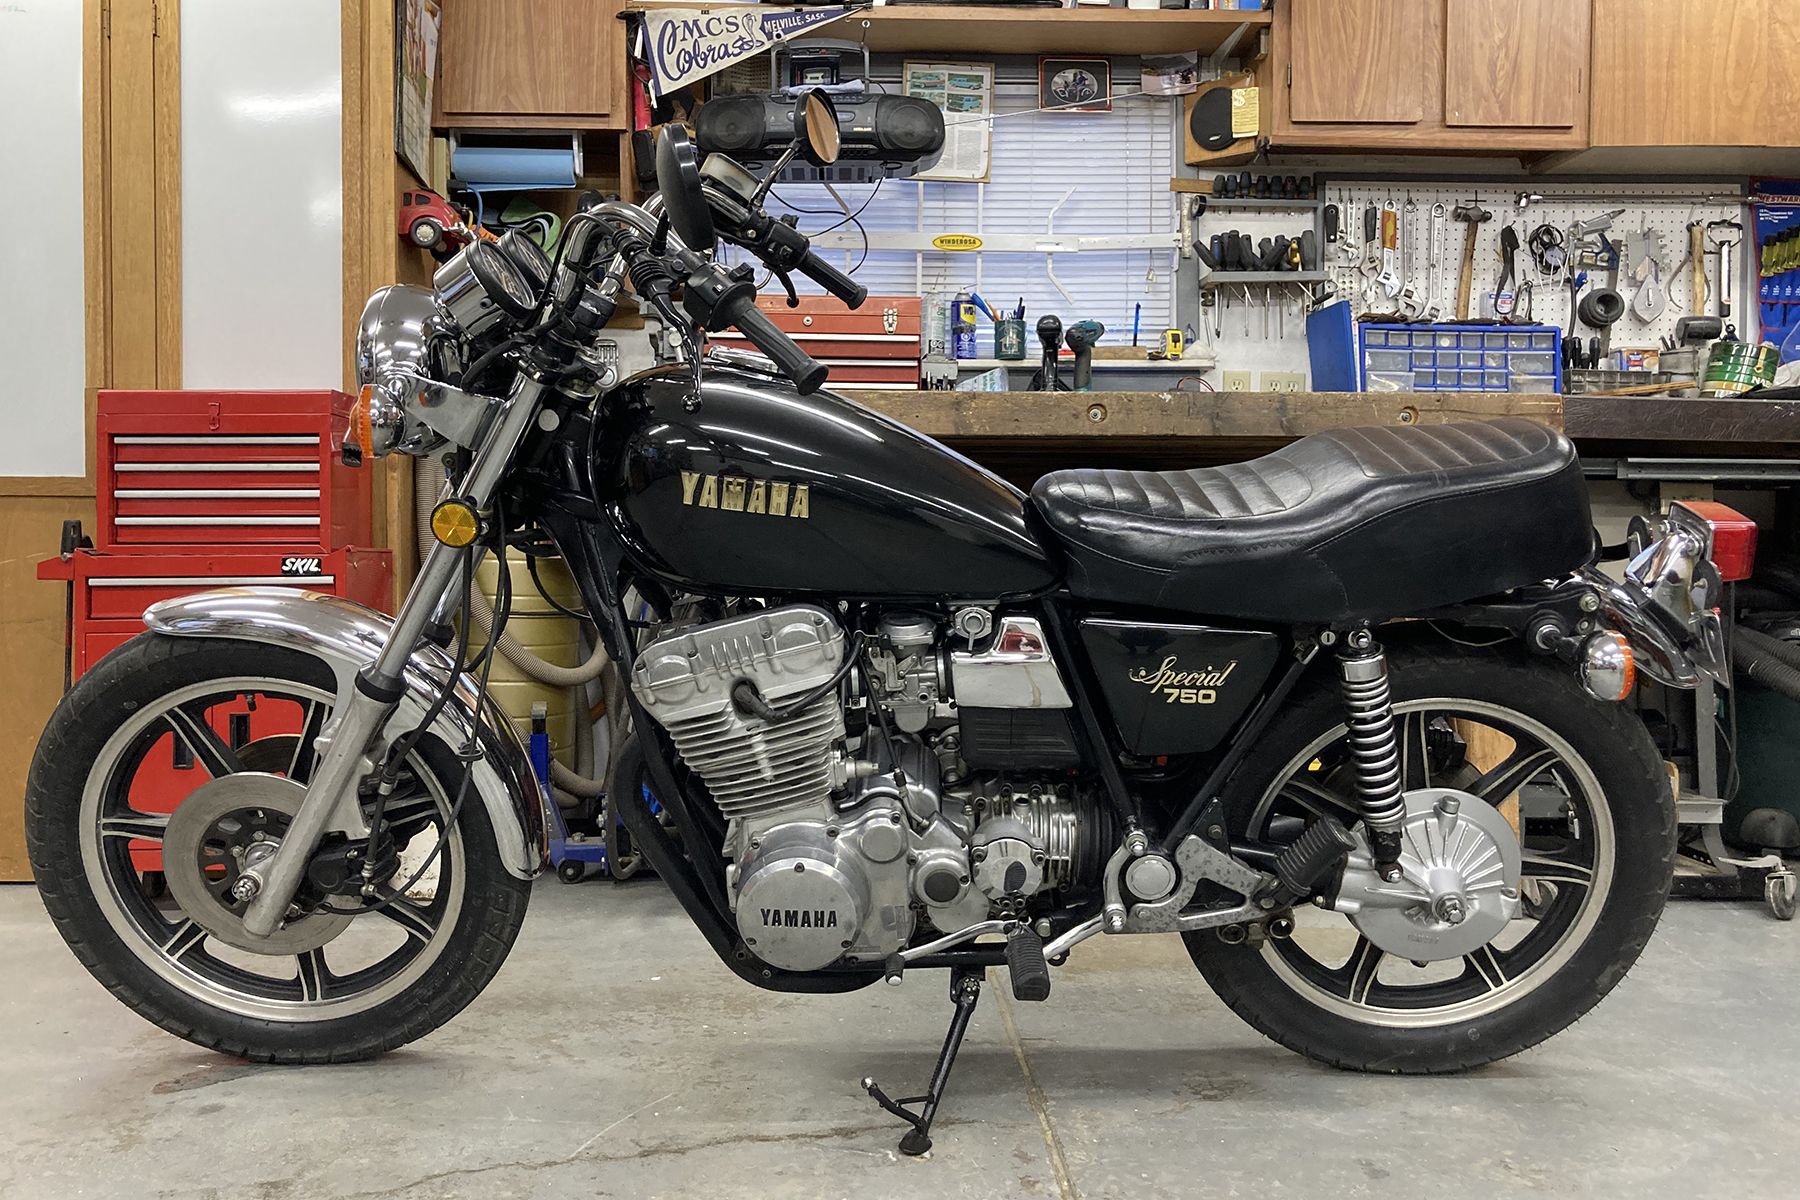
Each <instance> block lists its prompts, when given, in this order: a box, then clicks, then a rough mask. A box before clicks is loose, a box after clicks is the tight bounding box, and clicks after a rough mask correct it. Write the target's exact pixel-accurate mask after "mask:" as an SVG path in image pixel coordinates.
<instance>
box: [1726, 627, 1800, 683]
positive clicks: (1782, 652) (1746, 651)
mask: <svg viewBox="0 0 1800 1200" xmlns="http://www.w3.org/2000/svg"><path fill="white" fill-rule="evenodd" d="M1731 636H1732V657H1733V659H1734V660H1736V663H1737V667H1738V669H1739V670H1741V671H1742V672H1743V673H1744V675H1745V676H1746V677H1747V678H1750V679H1753V680H1755V681H1756V682H1757V683H1760V684H1762V685H1763V686H1764V687H1766V688H1769V689H1770V690H1772V691H1776V692H1780V693H1781V694H1782V695H1784V696H1786V697H1787V698H1788V699H1790V700H1800V646H1796V645H1794V644H1793V643H1792V642H1784V641H1781V640H1780V639H1779V638H1772V637H1770V636H1769V635H1768V634H1766V633H1762V632H1760V631H1758V630H1755V629H1744V628H1742V627H1739V628H1737V629H1734V630H1733V631H1732V635H1731Z"/></svg>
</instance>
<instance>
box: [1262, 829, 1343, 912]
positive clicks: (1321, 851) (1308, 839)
mask: <svg viewBox="0 0 1800 1200" xmlns="http://www.w3.org/2000/svg"><path fill="white" fill-rule="evenodd" d="M1355 848H1356V839H1355V838H1354V837H1351V836H1350V831H1349V830H1347V829H1345V828H1344V827H1343V826H1342V825H1339V824H1338V823H1337V822H1336V821H1332V820H1329V819H1327V820H1319V821H1314V822H1313V823H1312V824H1311V825H1308V826H1307V827H1306V832H1304V833H1302V834H1301V835H1300V836H1299V837H1297V838H1295V839H1294V842H1293V844H1292V845H1290V846H1289V847H1288V848H1287V849H1286V850H1283V851H1282V852H1281V855H1280V857H1278V858H1277V859H1276V860H1275V884H1274V886H1273V887H1271V888H1270V889H1269V891H1268V894H1267V895H1266V896H1265V897H1264V898H1265V899H1268V900H1273V901H1274V903H1273V904H1272V905H1270V906H1269V907H1271V908H1287V907H1289V906H1291V905H1292V904H1293V903H1294V902H1295V901H1296V900H1301V899H1304V898H1305V897H1307V896H1310V895H1312V894H1313V891H1314V889H1315V888H1317V887H1318V885H1319V884H1320V883H1321V882H1323V881H1324V880H1325V878H1326V877H1327V876H1329V875H1330V874H1331V873H1332V872H1334V871H1336V870H1337V869H1338V868H1339V867H1340V866H1342V865H1343V862H1344V860H1345V859H1346V858H1348V857H1349V856H1350V851H1352V850H1354V849H1355Z"/></svg>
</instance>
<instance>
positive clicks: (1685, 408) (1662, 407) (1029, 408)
mask: <svg viewBox="0 0 1800 1200" xmlns="http://www.w3.org/2000/svg"><path fill="white" fill-rule="evenodd" d="M844 395H846V396H849V397H850V398H852V399H854V400H857V401H858V402H860V403H862V404H866V405H868V406H869V407H870V408H873V409H876V410H877V411H880V412H884V413H887V414H888V415H889V416H891V417H893V418H895V419H896V420H899V421H902V422H904V423H905V424H907V425H909V426H911V427H912V428H914V429H917V430H919V431H920V432H921V433H926V434H929V435H931V436H932V437H935V438H938V439H939V440H941V441H943V442H946V443H947V444H949V445H951V446H954V447H955V448H957V449H958V450H961V451H963V452H964V453H966V454H968V455H969V456H970V457H972V458H975V459H978V460H980V461H981V462H983V463H985V464H987V465H988V466H989V467H991V468H992V469H993V470H996V471H998V472H999V473H1000V474H1002V475H1004V476H1006V477H1007V478H1009V479H1012V480H1013V481H1014V482H1015V483H1019V482H1021V481H1022V482H1023V483H1026V484H1028V483H1029V482H1030V481H1031V479H1033V478H1035V477H1036V474H1038V473H1041V472H1043V471H1047V470H1054V469H1057V468H1060V467H1068V466H1134V467H1139V468H1148V469H1167V468H1172V467H1181V466H1189V467H1191V466H1202V465H1206V464H1208V463H1219V462H1230V461H1235V460H1239V459H1244V458H1249V457H1253V456H1255V455H1258V454H1265V453H1267V452H1268V451H1270V450H1273V449H1275V448H1277V447H1278V446H1281V445H1284V444H1286V443H1287V442H1290V441H1292V440H1294V439H1295V438H1299V437H1304V436H1305V435H1307V434H1309V433H1319V432H1321V431H1323V430H1327V429H1341V428H1344V427H1346V426H1351V425H1411V424H1430V423H1441V422H1447V421H1480V420H1492V419H1494V418H1496V417H1507V416H1517V417H1528V418H1530V419H1531V420H1534V421H1540V422H1542V423H1543V424H1546V425H1550V426H1554V427H1556V428H1559V429H1561V430H1563V432H1565V433H1567V434H1568V435H1569V437H1570V438H1572V439H1574V441H1575V444H1576V445H1577V447H1579V448H1580V450H1581V452H1582V456H1583V458H1584V459H1586V458H1595V459H1602V458H1605V459H1620V458H1627V457H1635V458H1659V459H1677V458H1679V459H1694V458H1731V459H1754V460H1769V459H1775V460H1786V461H1792V462H1795V463H1797V464H1800V402H1795V401H1785V400H1706V399H1667V398H1644V397H1606V396H1557V395H1537V394H1513V393H1508V392H1209V391H1204V390H1193V391H1187V390H1183V391H1175V392H892V391H858V390H854V389H846V390H845V392H844Z"/></svg>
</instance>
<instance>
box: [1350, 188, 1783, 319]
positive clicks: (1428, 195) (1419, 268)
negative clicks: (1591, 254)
mask: <svg viewBox="0 0 1800 1200" xmlns="http://www.w3.org/2000/svg"><path fill="white" fill-rule="evenodd" d="M1521 193H1524V194H1525V195H1528V196H1531V197H1541V198H1535V199H1531V200H1530V201H1529V202H1527V203H1526V204H1525V206H1524V207H1523V208H1521V207H1520V196H1521ZM1744 193H1745V189H1744V188H1743V187H1742V186H1741V185H1737V184H1728V183H1706V182H1685V183H1670V184H1643V183H1617V182H1613V183H1565V182H1560V181H1555V180H1551V179H1538V180H1530V181H1528V182H1526V183H1522V184H1521V183H1517V182H1511V183H1508V182H1495V183H1486V184H1475V183H1470V182H1468V181H1459V182H1454V183H1451V182H1429V181H1427V182H1421V181H1419V180H1416V179H1409V180H1406V181H1388V180H1379V179H1355V178H1344V179H1331V180H1328V181H1326V182H1325V183H1324V185H1323V187H1322V189H1321V195H1322V196H1323V198H1324V199H1325V200H1326V201H1327V202H1328V203H1334V204H1336V205H1337V206H1338V208H1339V210H1340V212H1341V214H1342V218H1341V220H1342V232H1341V233H1340V235H1339V237H1340V243H1339V247H1340V248H1341V246H1342V244H1343V243H1342V239H1345V238H1348V239H1350V243H1351V245H1353V246H1354V247H1355V249H1356V250H1357V257H1358V262H1359V264H1360V260H1361V250H1362V232H1363V211H1364V209H1365V208H1366V207H1367V206H1368V205H1370V204H1373V205H1375V206H1376V207H1377V208H1378V209H1379V208H1381V207H1382V206H1384V205H1386V204H1387V203H1389V202H1390V201H1391V202H1392V203H1393V204H1394V205H1395V206H1396V208H1397V209H1398V210H1399V211H1400V216H1401V222H1400V250H1401V255H1400V256H1401V261H1402V266H1403V268H1404V275H1405V279H1406V280H1407V281H1408V282H1409V283H1411V284H1412V285H1413V287H1414V289H1415V291H1416V292H1417V293H1418V294H1419V295H1420V297H1421V300H1422V302H1423V303H1424V304H1425V305H1429V303H1430V300H1431V298H1430V297H1427V296H1425V295H1424V293H1426V292H1428V291H1431V290H1433V289H1432V287H1431V284H1430V271H1429V263H1428V255H1427V250H1426V247H1427V241H1428V225H1429V222H1430V218H1431V210H1432V206H1433V205H1437V204H1441V205H1443V206H1444V219H1443V235H1442V237H1441V238H1440V239H1439V249H1438V253H1437V255H1436V260H1437V263H1438V269H1437V273H1436V284H1435V300H1436V305H1437V309H1438V316H1437V320H1439V321H1454V320H1455V319H1456V298H1457V282H1458V276H1459V274H1460V271H1461V266H1462V254H1463V247H1464V239H1465V238H1466V237H1467V236H1468V235H1469V232H1470V231H1471V230H1473V231H1474V233H1475V236H1476V237H1477V239H1478V240H1477V242H1476V249H1475V260H1474V264H1473V267H1472V271H1471V278H1472V280H1473V287H1472V289H1471V299H1470V305H1469V316H1470V319H1472V320H1474V319H1482V318H1493V317H1495V316H1496V315H1497V314H1496V313H1495V311H1494V309H1493V297H1494V293H1495V285H1496V284H1497V283H1498V282H1499V281H1500V278H1501V275H1502V274H1503V267H1502V260H1501V241H1500V239H1501V232H1500V231H1501V230H1502V229H1504V228H1505V227H1506V226H1507V225H1508V224H1512V225H1514V227H1515V228H1516V229H1517V231H1518V235H1519V243H1520V245H1519V250H1518V253H1517V254H1516V256H1515V259H1514V263H1515V282H1524V281H1527V280H1528V281H1530V282H1531V283H1532V285H1533V286H1532V289H1531V309H1530V316H1529V323H1532V324H1538V325H1555V326H1557V327H1559V328H1561V329H1563V330H1565V331H1566V330H1568V328H1569V307H1570V304H1569V291H1568V285H1567V281H1568V275H1569V271H1570V270H1571V269H1574V270H1585V271H1587V274H1588V282H1587V286H1586V287H1585V288H1583V290H1582V293H1581V294H1582V295H1583V296H1586V295H1587V294H1588V293H1589V292H1591V291H1592V290H1593V289H1594V288H1595V287H1605V286H1608V277H1609V271H1608V269H1607V268H1605V267H1593V266H1586V267H1572V268H1565V269H1564V270H1562V271H1558V272H1554V273H1549V274H1546V273H1545V272H1543V271H1541V270H1540V269H1539V267H1538V264H1537V262H1536V261H1535V259H1534V258H1533V256H1532V253H1531V250H1530V247H1529V241H1530V237H1531V233H1532V231H1533V230H1534V229H1536V228H1537V227H1538V226H1540V225H1545V224H1548V225H1551V226H1553V227H1555V228H1557V229H1559V230H1561V231H1562V233H1563V238H1564V248H1565V249H1566V250H1568V251H1569V252H1570V258H1571V260H1573V258H1574V257H1575V255H1574V241H1573V239H1572V238H1571V236H1570V228H1571V226H1573V225H1576V224H1578V223H1581V222H1587V221H1592V220H1594V219H1596V218H1599V217H1601V216H1603V215H1604V214H1606V213H1609V212H1612V211H1614V210H1616V209H1624V210H1625V211H1624V212H1623V213H1622V214H1620V215H1619V216H1618V217H1617V218H1615V219H1614V221H1613V224H1612V227H1611V228H1610V229H1608V230H1607V231H1606V236H1607V237H1608V238H1609V239H1611V240H1612V241H1613V242H1615V243H1618V244H1619V245H1621V246H1622V247H1623V257H1622V263H1623V265H1622V266H1621V267H1620V270H1619V276H1618V282H1617V283H1616V284H1612V285H1611V286H1613V287H1615V288H1616V289H1617V290H1618V292H1619V294H1620V296H1621V297H1622V298H1623V299H1624V301H1625V313H1624V315H1623V316H1622V317H1620V319H1619V320H1618V321H1617V322H1616V323H1615V324H1614V325H1612V326H1611V328H1610V330H1600V329H1593V328H1590V327H1588V326H1587V325H1585V324H1581V323H1577V325H1576V327H1575V328H1576V332H1577V334H1578V335H1579V336H1581V337H1583V338H1589V337H1595V336H1598V337H1600V338H1601V339H1602V345H1603V346H1605V347H1606V348H1607V349H1608V350H1618V349H1631V348H1640V347H1641V348H1653V347H1656V346H1658V345H1659V344H1660V343H1661V340H1662V339H1663V338H1665V337H1667V338H1673V337H1674V334H1675V325H1676V322H1677V321H1679V320H1680V319H1681V318H1682V317H1684V316H1689V315H1691V314H1692V312H1693V308H1692V296H1691V284H1690V281H1689V275H1688V272H1689V271H1691V270H1693V266H1692V265H1691V264H1689V263H1688V261H1687V260H1688V259H1689V235H1688V227H1689V225H1690V224H1691V223H1693V222H1696V221H1698V222H1700V223H1701V225H1702V226H1703V227H1704V226H1705V225H1706V224H1707V223H1708V222H1711V221H1738V222H1744V223H1746V224H1747V219H1746V217H1745V208H1744V202H1745V194H1744ZM1476 202H1478V203H1479V204H1480V205H1481V207H1482V208H1484V209H1486V210H1488V211H1489V212H1491V213H1492V214H1493V217H1492V218H1491V219H1490V220H1488V221H1486V222H1484V223H1482V224H1480V225H1475V226H1471V225H1468V224H1465V223H1463V222H1459V221H1456V220H1455V219H1454V218H1453V216H1452V213H1453V212H1454V210H1455V209H1456V207H1457V206H1458V205H1467V204H1470V203H1476ZM1409 204H1410V205H1411V206H1412V210H1411V212H1410V213H1409V212H1408V205H1409ZM1409 217H1410V218H1411V219H1410V220H1409V219H1408V218H1409ZM1646 231H1647V232H1646ZM1658 235H1660V238H1661V244H1660V250H1658V251H1657V252H1656V253H1657V256H1658V260H1659V266H1660V271H1659V275H1660V283H1661V286H1662V288H1663V291H1664V292H1665V293H1666V296H1667V301H1666V303H1665V305H1664V306H1663V310H1662V312H1661V313H1660V314H1658V315H1657V316H1656V318H1655V319H1654V320H1650V321H1645V320H1643V319H1642V318H1641V317H1640V316H1639V314H1638V313H1637V312H1636V311H1635V310H1634V309H1633V306H1632V305H1633V300H1634V299H1635V297H1636V293H1637V291H1638V289H1639V287H1640V286H1642V285H1641V284H1640V282H1639V280H1638V278H1637V277H1636V274H1635V273H1636V271H1637V270H1638V268H1639V265H1640V263H1641V262H1642V261H1643V260H1644V258H1645V257H1646V246H1647V245H1650V244H1652V243H1653V242H1654V239H1655V238H1656V237H1657V236H1658ZM1722 236H1723V237H1734V238H1738V239H1741V240H1740V243H1739V245H1738V247H1737V249H1736V251H1735V253H1734V262H1733V272H1732V274H1733V275H1734V277H1735V285H1734V301H1735V302H1734V304H1733V307H1732V315H1731V317H1730V318H1728V319H1729V320H1730V321H1731V322H1732V323H1734V324H1736V325H1737V327H1738V330H1739V332H1740V334H1743V335H1745V336H1748V337H1751V338H1754V337H1755V336H1756V326H1755V318H1756V308H1755V303H1756V302H1755V294H1754V292H1753V291H1747V290H1746V288H1747V286H1748V284H1749V281H1750V279H1751V274H1750V271H1749V269H1748V263H1747V258H1748V256H1747V255H1746V253H1745V251H1744V245H1745V244H1747V243H1753V242H1754V239H1753V238H1750V239H1745V235H1744V231H1742V230H1734V229H1725V228H1720V229H1717V230H1716V231H1715V236H1713V237H1711V238H1709V239H1708V241H1707V249H1708V253H1707V255H1706V258H1705V270H1706V272H1707V280H1708V286H1707V303H1706V306H1705V309H1704V313H1703V314H1702V315H1717V313H1718V300H1719V280H1718V270H1719V268H1718V256H1717V255H1716V254H1714V253H1712V250H1713V249H1714V247H1715V246H1716V244H1717V242H1718V240H1719V238H1720V237H1722ZM1327 261H1328V265H1329V266H1331V268H1332V269H1333V280H1334V282H1335V283H1336V284H1337V286H1338V290H1339V294H1340V295H1343V296H1346V297H1348V298H1349V300H1350V302H1351V304H1352V306H1353V307H1354V309H1355V311H1356V314H1357V315H1358V316H1359V317H1360V316H1362V315H1363V313H1364V312H1391V311H1393V308H1394V305H1393V302H1392V301H1389V300H1388V299H1387V298H1386V297H1385V295H1382V296H1379V297H1378V302H1377V303H1374V304H1372V305H1371V304H1370V303H1368V301H1367V300H1366V299H1365V295H1364V285H1365V284H1366V283H1367V282H1368V279H1367V277H1366V276H1365V275H1363V274H1362V273H1361V272H1360V270H1359V267H1358V266H1353V265H1348V264H1346V262H1345V261H1344V258H1343V256H1342V254H1341V253H1334V254H1332V255H1331V256H1329V258H1328V260H1327ZM1417 319H1420V320H1423V319H1424V317H1423V316H1420V317H1418V318H1417ZM1515 319H1517V320H1521V321H1524V320H1525V316H1524V314H1523V312H1522V311H1521V312H1519V313H1517V314H1516V315H1515Z"/></svg>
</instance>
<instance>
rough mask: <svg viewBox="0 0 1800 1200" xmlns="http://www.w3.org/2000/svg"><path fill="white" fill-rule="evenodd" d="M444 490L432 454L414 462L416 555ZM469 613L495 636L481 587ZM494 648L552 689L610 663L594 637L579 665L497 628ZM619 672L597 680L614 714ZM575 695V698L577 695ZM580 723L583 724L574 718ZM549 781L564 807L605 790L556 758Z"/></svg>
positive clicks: (583, 752) (583, 754) (425, 543)
mask: <svg viewBox="0 0 1800 1200" xmlns="http://www.w3.org/2000/svg"><path fill="white" fill-rule="evenodd" d="M443 490H444V468H443V465H442V464H441V463H439V462H438V461H437V460H436V459H434V458H421V459H418V460H416V467H415V474H414V476H413V512H414V517H415V520H416V523H417V531H418V539H419V554H420V556H421V557H423V555H424V554H425V552H426V550H427V549H429V548H430V546H431V545H432V543H433V542H435V541H436V540H437V539H436V538H435V537H433V536H432V533H431V510H432V509H434V508H436V507H437V502H438V497H439V496H440V495H441V494H442V492H443ZM469 616H470V618H471V619H472V620H473V621H474V622H475V624H476V625H477V626H478V627H479V628H480V629H481V631H482V633H483V634H485V635H487V636H488V637H490V638H491V637H493V634H494V606H493V605H492V604H491V603H489V601H488V598H487V597H486V596H485V595H483V594H482V592H481V589H480V588H475V589H472V590H471V592H470V594H469ZM499 650H500V653H501V655H502V656H504V657H505V659H506V661H508V662H510V663H511V664H512V665H513V666H515V667H517V668H519V670H521V671H523V672H525V673H526V674H527V675H529V676H531V677H532V678H533V679H536V680H537V681H538V682H540V683H547V684H549V685H550V686H551V687H561V688H585V687H586V686H587V685H588V684H589V683H591V682H593V681H594V680H596V679H600V678H601V676H602V675H603V674H605V673H606V669H607V668H608V667H610V666H611V665H612V659H611V658H610V657H609V656H608V655H607V653H606V647H605V646H603V645H601V644H600V641H599V639H598V638H596V639H595V641H594V652H593V653H592V654H590V655H589V656H588V660H587V661H586V662H584V663H582V664H581V665H580V666H578V667H564V666H559V665H557V664H556V663H553V662H547V661H545V660H544V659H543V658H542V657H540V656H539V655H536V654H533V653H532V652H531V651H530V650H528V649H527V648H526V647H525V646H524V645H523V644H521V643H520V642H519V640H518V639H517V638H515V637H513V635H512V634H511V633H510V632H509V631H508V630H506V629H505V628H502V629H501V630H500V638H499ZM617 682H618V672H616V671H614V672H612V673H611V678H610V680H602V682H601V692H602V695H604V696H605V699H606V705H607V709H606V711H607V712H609V713H610V712H618V711H620V710H619V709H617V708H615V707H614V703H615V700H621V699H622V698H621V697H617V696H615V694H614V693H616V692H617V691H618V690H619V689H618V687H617ZM578 699H579V698H578ZM577 707H578V709H585V708H586V704H585V703H578V705H577ZM578 724H581V725H583V726H585V725H586V722H585V721H584V722H578ZM575 743H576V745H575V753H576V761H577V763H579V764H581V765H582V766H584V767H585V768H586V769H587V770H589V771H591V770H593V755H594V751H593V735H592V732H591V730H588V731H584V732H583V733H582V735H581V736H578V737H577V738H576V739H575ZM550 783H551V787H552V790H554V791H557V792H559V793H566V794H567V795H566V796H563V795H559V796H558V801H559V802H560V803H563V804H565V806H572V804H573V800H574V799H581V800H597V799H599V798H600V797H602V796H604V795H605V794H606V784H605V782H604V781H602V780H598V779H590V778H588V777H587V776H586V775H584V774H581V773H579V772H576V771H571V770H570V769H569V768H568V767H565V766H563V765H562V764H561V763H559V762H557V761H556V760H555V759H551V760H550Z"/></svg>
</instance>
